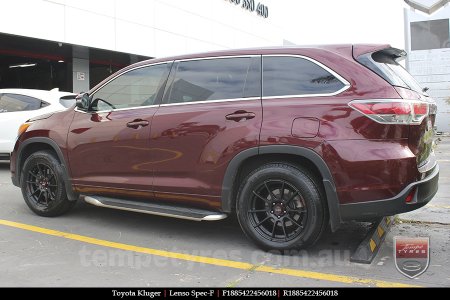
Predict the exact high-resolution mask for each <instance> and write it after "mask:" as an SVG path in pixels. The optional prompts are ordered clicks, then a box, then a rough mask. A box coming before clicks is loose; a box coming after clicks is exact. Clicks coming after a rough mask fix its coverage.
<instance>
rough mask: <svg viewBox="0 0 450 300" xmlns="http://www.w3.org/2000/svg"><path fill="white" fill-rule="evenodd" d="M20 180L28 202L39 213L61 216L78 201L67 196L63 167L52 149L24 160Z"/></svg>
mask: <svg viewBox="0 0 450 300" xmlns="http://www.w3.org/2000/svg"><path fill="white" fill-rule="evenodd" d="M20 182H21V188H22V195H23V197H24V199H25V202H26V204H27V205H28V207H29V208H30V209H31V210H32V211H33V212H34V213H36V214H37V215H40V216H44V217H55V216H59V215H62V214H64V213H66V212H67V211H69V210H70V209H71V208H72V207H73V206H74V205H75V203H76V201H69V200H68V199H67V194H66V189H65V185H64V177H63V170H62V167H61V165H60V163H59V161H58V160H57V159H56V158H55V156H54V155H53V154H52V153H51V152H48V151H39V152H36V153H33V154H31V155H30V156H29V157H28V158H27V160H26V161H25V163H24V166H23V169H22V174H21V181H20Z"/></svg>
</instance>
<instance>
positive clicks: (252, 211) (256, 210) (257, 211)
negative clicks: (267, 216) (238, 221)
mask: <svg viewBox="0 0 450 300" xmlns="http://www.w3.org/2000/svg"><path fill="white" fill-rule="evenodd" d="M248 212H249V213H250V214H255V213H260V212H267V209H252V210H249V211H248Z"/></svg>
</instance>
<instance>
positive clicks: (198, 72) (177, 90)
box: [165, 57, 261, 103]
mask: <svg viewBox="0 0 450 300" xmlns="http://www.w3.org/2000/svg"><path fill="white" fill-rule="evenodd" d="M260 69H261V63H260V57H254V58H253V57H236V58H218V59H204V60H191V61H181V62H179V63H177V66H176V74H175V78H174V79H173V82H172V84H171V86H170V87H169V89H168V96H167V98H168V99H167V100H166V101H165V102H166V103H186V102H198V101H213V100H227V99H241V98H250V97H259V96H260V94H261V71H260Z"/></svg>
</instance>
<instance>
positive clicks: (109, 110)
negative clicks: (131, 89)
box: [75, 104, 159, 114]
mask: <svg viewBox="0 0 450 300" xmlns="http://www.w3.org/2000/svg"><path fill="white" fill-rule="evenodd" d="M154 107H159V104H156V105H146V106H133V107H125V108H116V109H107V110H98V111H83V110H80V109H78V107H75V111H77V112H80V113H84V114H99V113H108V112H113V111H125V110H135V109H141V108H154Z"/></svg>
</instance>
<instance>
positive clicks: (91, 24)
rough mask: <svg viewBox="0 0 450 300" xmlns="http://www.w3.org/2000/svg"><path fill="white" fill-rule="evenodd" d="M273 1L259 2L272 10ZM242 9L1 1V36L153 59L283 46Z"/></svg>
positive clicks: (166, 2) (170, 3) (148, 0)
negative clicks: (31, 38) (46, 41)
mask: <svg viewBox="0 0 450 300" xmlns="http://www.w3.org/2000/svg"><path fill="white" fill-rule="evenodd" d="M272 1H277V0H265V1H262V2H263V3H264V4H266V5H268V6H269V7H270V3H271V2H272ZM255 2H256V3H258V1H255ZM240 6H241V5H235V4H233V3H230V1H229V0H48V1H47V0H2V1H1V2H0V10H1V12H2V17H1V18H0V32H3V33H9V34H14V35H21V36H27V37H34V38H40V39H46V40H51V41H58V42H63V43H70V44H75V45H81V46H88V47H94V48H101V49H107V50H113V51H120V52H127V53H132V54H139V55H145V56H152V57H161V56H168V55H174V54H183V53H190V52H199V51H210V50H216V49H227V48H242V47H257V46H268V45H282V44H283V38H282V37H281V36H279V35H280V34H281V33H280V30H277V28H276V27H274V26H273V25H272V23H271V19H270V17H269V18H268V19H264V18H262V17H260V16H258V15H257V14H256V12H253V13H252V12H249V11H246V10H244V9H241V7H240ZM249 20H250V22H249ZM249 24H251V25H250V26H249Z"/></svg>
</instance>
